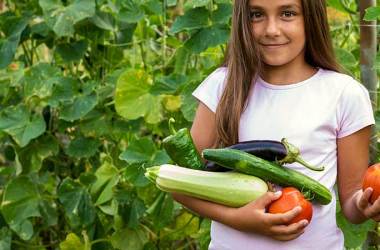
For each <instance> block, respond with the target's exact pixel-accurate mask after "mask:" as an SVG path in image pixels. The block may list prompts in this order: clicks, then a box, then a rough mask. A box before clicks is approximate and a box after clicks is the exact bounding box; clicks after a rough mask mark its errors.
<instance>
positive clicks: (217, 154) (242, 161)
mask: <svg viewBox="0 0 380 250" xmlns="http://www.w3.org/2000/svg"><path fill="white" fill-rule="evenodd" d="M203 157H204V158H205V159H206V160H209V161H213V162H215V163H217V164H219V165H221V166H223V167H226V168H229V169H233V170H236V171H238V172H241V173H245V174H249V175H253V176H256V177H259V178H261V179H262V180H264V181H269V182H272V183H275V184H278V185H280V186H283V187H287V186H292V187H296V188H298V189H299V190H301V191H302V193H303V194H304V195H305V197H306V198H308V199H310V200H316V201H318V202H319V203H321V204H322V205H326V204H329V203H330V201H331V199H332V195H331V193H330V191H329V190H328V189H327V188H326V187H325V186H323V185H322V184H320V183H319V182H318V181H316V180H314V179H312V178H310V177H308V176H306V175H304V174H302V173H300V172H298V171H295V170H292V169H289V168H285V167H282V166H280V165H278V164H277V163H274V162H269V161H266V160H264V159H261V158H259V157H256V156H254V155H251V154H249V153H246V152H243V151H240V150H236V149H205V150H203Z"/></svg>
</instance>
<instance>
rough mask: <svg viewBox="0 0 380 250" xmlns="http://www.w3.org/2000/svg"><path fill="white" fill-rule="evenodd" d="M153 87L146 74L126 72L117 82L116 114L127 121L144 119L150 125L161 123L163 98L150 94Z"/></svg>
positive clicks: (133, 71) (132, 71)
mask: <svg viewBox="0 0 380 250" xmlns="http://www.w3.org/2000/svg"><path fill="white" fill-rule="evenodd" d="M151 86H152V79H151V78H150V76H149V75H148V74H147V73H146V72H144V71H142V70H135V69H130V70H127V71H126V72H124V73H123V74H122V75H121V76H120V77H119V79H118V81H117V86H116V91H115V108H116V112H117V113H118V114H119V115H121V116H123V117H124V118H126V119H131V120H134V119H137V118H139V117H144V118H145V120H146V121H147V122H148V123H158V122H160V121H161V119H162V113H161V112H162V111H161V110H162V105H161V98H160V97H159V96H153V95H151V94H150V93H149V90H150V88H151Z"/></svg>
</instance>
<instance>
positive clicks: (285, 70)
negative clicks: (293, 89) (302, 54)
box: [261, 62, 317, 85]
mask: <svg viewBox="0 0 380 250" xmlns="http://www.w3.org/2000/svg"><path fill="white" fill-rule="evenodd" d="M316 72H317V69H316V68H315V67H312V66H311V65H309V64H307V63H306V62H300V63H293V64H292V63H290V64H287V65H281V66H271V65H264V70H263V72H262V75H261V77H262V78H263V79H264V81H266V82H268V83H271V84H278V85H287V84H293V83H298V82H302V81H304V80H306V79H308V78H310V77H311V76H313V75H314V74H315V73H316Z"/></svg>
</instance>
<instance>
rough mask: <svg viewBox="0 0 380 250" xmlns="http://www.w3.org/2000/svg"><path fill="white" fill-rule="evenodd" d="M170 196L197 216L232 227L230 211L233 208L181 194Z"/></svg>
mask: <svg viewBox="0 0 380 250" xmlns="http://www.w3.org/2000/svg"><path fill="white" fill-rule="evenodd" d="M172 195H173V198H174V199H175V200H176V201H177V202H179V203H181V204H182V205H183V206H185V207H186V208H188V209H190V210H191V211H193V212H195V213H197V214H199V215H200V216H201V217H204V218H209V219H211V220H214V221H218V222H220V223H223V224H225V225H229V226H233V225H232V222H233V219H232V210H233V209H234V208H230V207H227V206H223V205H220V204H217V203H213V202H209V201H205V200H201V199H197V198H193V197H190V196H187V195H183V194H178V193H173V194H172Z"/></svg>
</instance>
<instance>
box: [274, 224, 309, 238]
mask: <svg viewBox="0 0 380 250" xmlns="http://www.w3.org/2000/svg"><path fill="white" fill-rule="evenodd" d="M308 224H309V223H308V221H307V220H301V221H299V222H297V223H293V224H290V225H289V226H286V225H276V226H273V227H272V228H271V232H272V233H273V234H275V235H278V236H281V235H283V236H286V235H295V234H299V233H300V232H303V231H304V230H305V227H306V226H307V225H308Z"/></svg>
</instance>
